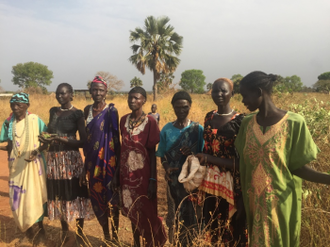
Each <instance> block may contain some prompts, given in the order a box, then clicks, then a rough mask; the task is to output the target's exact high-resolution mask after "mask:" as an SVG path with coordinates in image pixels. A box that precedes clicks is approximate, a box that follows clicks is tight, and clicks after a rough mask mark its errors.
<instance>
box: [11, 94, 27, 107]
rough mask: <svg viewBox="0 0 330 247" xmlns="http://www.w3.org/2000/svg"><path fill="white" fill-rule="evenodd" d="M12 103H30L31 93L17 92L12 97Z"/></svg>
mask: <svg viewBox="0 0 330 247" xmlns="http://www.w3.org/2000/svg"><path fill="white" fill-rule="evenodd" d="M10 103H24V104H28V103H30V100H29V95H28V94H27V93H17V94H14V95H13V97H11V99H10Z"/></svg>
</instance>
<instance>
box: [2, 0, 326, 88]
mask: <svg viewBox="0 0 330 247" xmlns="http://www.w3.org/2000/svg"><path fill="white" fill-rule="evenodd" d="M329 13H330V1H329V0H314V1H311V0H276V1H275V0H273V1H272V0H268V1H265V0H221V1H220V0H204V1H200V0H166V1H164V0H163V1H160V0H130V1H127V0H120V1H118V0H116V1H113V0H56V1H53V0H29V1H26V0H15V1H13V0H0V80H1V83H0V86H1V87H2V88H3V89H5V90H11V91H12V90H18V87H17V86H15V85H13V82H12V81H11V80H12V77H13V75H12V73H11V70H12V66H14V65H16V64H18V63H26V62H30V61H33V62H37V63H41V64H44V65H46V66H48V69H50V70H52V71H53V73H54V78H53V80H52V84H51V85H50V86H48V87H47V89H48V90H49V91H54V90H56V87H57V85H58V84H60V83H62V82H67V83H70V84H71V85H72V86H73V88H74V89H86V87H87V86H86V85H87V82H88V81H89V80H92V79H93V78H94V76H95V75H96V73H97V72H98V71H107V72H110V73H111V74H113V75H115V76H117V77H118V79H121V80H123V81H124V83H125V86H124V87H123V88H122V90H123V91H127V90H129V88H130V80H131V79H132V78H133V77H135V76H137V77H139V78H141V80H142V81H143V87H144V88H145V89H146V90H147V91H151V90H152V83H153V75H152V73H151V72H150V71H147V72H146V74H145V75H142V74H141V73H140V72H139V71H138V70H137V69H136V68H135V66H134V65H132V64H131V63H130V62H129V60H128V59H129V57H130V56H131V55H132V51H131V48H130V46H131V45H132V43H130V42H129V35H130V32H129V31H130V30H134V29H135V28H136V27H141V28H143V26H144V20H145V18H146V17H147V16H150V15H153V16H155V17H159V16H168V17H169V18H170V22H169V23H170V24H171V25H172V26H174V28H175V31H176V32H177V33H178V34H179V35H181V36H183V49H182V52H181V54H180V56H179V58H180V60H181V62H180V64H179V66H178V68H177V70H176V71H175V73H174V75H175V78H174V83H178V82H179V81H180V78H181V73H182V72H184V71H185V70H190V69H199V70H202V71H203V72H204V75H205V76H206V82H207V83H209V82H213V81H215V80H216V79H217V78H219V77H227V78H231V77H232V75H234V74H241V75H243V76H244V75H246V74H248V73H249V72H252V71H255V70H261V71H264V72H266V73H272V74H278V75H281V76H283V77H286V76H292V75H298V76H299V77H300V78H301V80H302V82H303V83H304V85H306V86H311V85H312V84H314V83H315V82H316V81H317V76H318V75H320V74H321V73H323V72H327V71H330V14H329Z"/></svg>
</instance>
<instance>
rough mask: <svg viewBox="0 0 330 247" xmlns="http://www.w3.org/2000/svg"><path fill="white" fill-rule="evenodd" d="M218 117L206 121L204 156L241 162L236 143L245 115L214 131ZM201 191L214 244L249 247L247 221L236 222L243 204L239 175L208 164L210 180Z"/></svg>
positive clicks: (201, 187) (207, 174)
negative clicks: (214, 120)
mask: <svg viewBox="0 0 330 247" xmlns="http://www.w3.org/2000/svg"><path fill="white" fill-rule="evenodd" d="M215 113H216V111H211V112H209V113H207V114H206V117H205V123H204V140H205V144H204V150H203V152H204V153H206V154H209V155H213V156H216V157H219V158H224V159H234V158H238V157H237V153H236V149H235V146H234V141H235V138H236V135H237V133H238V131H239V128H240V125H241V121H242V119H243V117H244V116H243V114H235V115H234V116H233V117H232V119H231V120H230V121H229V122H228V123H226V124H225V125H223V126H221V128H219V129H214V128H213V126H212V122H211V120H212V119H213V117H214V115H215ZM199 189H200V190H201V191H203V192H205V195H204V196H205V203H204V215H205V224H206V226H207V227H210V228H211V231H210V232H208V234H210V235H211V236H210V237H211V241H212V242H218V241H220V242H221V243H222V244H224V246H246V245H247V236H246V232H247V230H246V222H245V219H244V218H243V219H240V220H236V215H235V213H236V211H237V210H238V208H237V207H238V205H241V204H238V203H237V202H238V201H239V200H242V191H241V184H240V175H239V171H238V170H237V169H236V170H230V169H225V168H222V167H221V168H219V167H218V166H213V165H212V164H208V165H207V173H206V176H205V178H204V180H203V182H202V184H201V186H200V187H199ZM241 207H242V205H241ZM240 210H244V209H243V208H241V209H240ZM210 212H211V213H210ZM211 214H213V215H211Z"/></svg>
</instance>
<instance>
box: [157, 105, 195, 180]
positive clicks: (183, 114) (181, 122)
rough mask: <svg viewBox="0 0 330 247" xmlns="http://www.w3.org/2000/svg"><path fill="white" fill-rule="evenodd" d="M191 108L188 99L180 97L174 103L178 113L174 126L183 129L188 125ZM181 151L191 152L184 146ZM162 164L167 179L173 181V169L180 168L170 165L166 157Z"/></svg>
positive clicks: (185, 153)
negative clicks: (171, 176) (171, 177)
mask: <svg viewBox="0 0 330 247" xmlns="http://www.w3.org/2000/svg"><path fill="white" fill-rule="evenodd" d="M190 108H191V104H190V102H189V101H188V100H185V99H179V100H177V101H175V102H174V103H173V110H174V113H175V115H176V120H175V121H174V124H173V126H174V127H175V128H178V129H183V128H185V127H187V126H188V123H189V119H188V115H189V111H190ZM180 151H181V153H182V154H183V155H185V156H188V155H190V154H191V150H190V147H187V146H183V147H181V148H180ZM161 161H162V165H163V167H164V169H165V180H166V181H172V180H171V179H170V175H171V173H172V172H173V171H177V170H178V168H173V167H169V164H168V163H167V160H166V158H165V157H162V158H161Z"/></svg>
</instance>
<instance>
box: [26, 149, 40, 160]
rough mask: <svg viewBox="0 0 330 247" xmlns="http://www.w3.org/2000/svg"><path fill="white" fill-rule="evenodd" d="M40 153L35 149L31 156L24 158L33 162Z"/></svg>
mask: <svg viewBox="0 0 330 247" xmlns="http://www.w3.org/2000/svg"><path fill="white" fill-rule="evenodd" d="M37 155H38V151H37V150H33V151H32V152H31V154H30V156H29V158H27V159H24V160H25V161H26V162H32V161H34V160H35V159H36V158H37Z"/></svg>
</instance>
